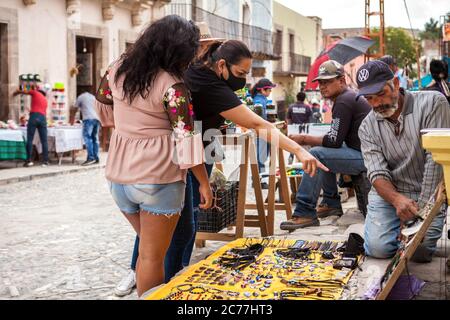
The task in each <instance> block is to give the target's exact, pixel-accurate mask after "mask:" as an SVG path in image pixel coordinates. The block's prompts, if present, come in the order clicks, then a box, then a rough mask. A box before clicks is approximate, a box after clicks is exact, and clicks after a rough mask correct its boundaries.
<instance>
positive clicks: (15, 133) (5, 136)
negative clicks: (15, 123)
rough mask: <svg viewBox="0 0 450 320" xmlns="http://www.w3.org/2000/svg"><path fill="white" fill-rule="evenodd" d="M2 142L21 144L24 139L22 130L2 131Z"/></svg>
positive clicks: (0, 136) (0, 138)
mask: <svg viewBox="0 0 450 320" xmlns="http://www.w3.org/2000/svg"><path fill="white" fill-rule="evenodd" d="M0 140H2V141H15V142H21V141H24V138H23V135H22V131H20V130H11V129H0Z"/></svg>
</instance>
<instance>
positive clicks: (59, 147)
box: [21, 126, 84, 153]
mask: <svg viewBox="0 0 450 320" xmlns="http://www.w3.org/2000/svg"><path fill="white" fill-rule="evenodd" d="M21 130H22V134H23V136H24V137H25V139H26V137H27V128H25V127H21ZM47 137H48V142H49V145H48V150H49V151H56V153H63V152H68V151H72V150H81V149H83V145H84V141H83V127H81V126H74V127H55V128H47ZM33 144H34V145H35V146H36V148H37V150H38V152H39V153H42V145H41V141H40V138H39V133H38V130H37V129H36V133H35V134H34V139H33Z"/></svg>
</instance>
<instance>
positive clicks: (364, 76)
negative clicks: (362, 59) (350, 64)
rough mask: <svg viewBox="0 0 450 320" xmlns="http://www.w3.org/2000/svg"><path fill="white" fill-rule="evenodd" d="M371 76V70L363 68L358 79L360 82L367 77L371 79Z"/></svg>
mask: <svg viewBox="0 0 450 320" xmlns="http://www.w3.org/2000/svg"><path fill="white" fill-rule="evenodd" d="M369 76H370V73H369V70H367V69H362V70H360V71H359V74H358V80H359V82H364V81H366V80H367V79H369Z"/></svg>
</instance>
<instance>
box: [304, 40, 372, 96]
mask: <svg viewBox="0 0 450 320" xmlns="http://www.w3.org/2000/svg"><path fill="white" fill-rule="evenodd" d="M374 43H375V41H373V40H372V39H370V38H368V37H363V36H358V37H350V38H345V39H342V40H338V41H336V42H333V43H332V44H331V45H329V46H328V47H327V48H326V49H325V50H323V51H322V52H321V53H320V54H319V56H318V57H317V58H316V60H315V61H314V63H313V64H312V65H311V68H310V70H309V74H308V79H307V80H306V87H305V89H306V90H314V89H316V88H317V86H318V83H317V82H312V80H313V79H314V78H315V77H317V74H318V72H319V67H320V65H321V64H322V63H323V62H325V61H327V60H335V61H337V62H339V63H340V64H342V65H345V64H347V63H348V62H350V61H351V60H353V59H355V58H356V57H358V56H360V55H362V54H365V53H366V52H367V50H368V49H369V48H370V47H371V46H372V45H373V44H374Z"/></svg>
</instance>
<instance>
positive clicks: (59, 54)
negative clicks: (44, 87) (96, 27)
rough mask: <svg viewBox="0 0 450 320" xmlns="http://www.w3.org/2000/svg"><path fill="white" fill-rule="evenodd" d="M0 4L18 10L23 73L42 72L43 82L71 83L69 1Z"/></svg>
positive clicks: (5, 1)
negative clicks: (66, 12) (68, 68)
mask: <svg viewBox="0 0 450 320" xmlns="http://www.w3.org/2000/svg"><path fill="white" fill-rule="evenodd" d="M0 7H6V8H14V9H18V23H19V39H18V47H19V49H18V50H19V74H22V73H38V74H40V75H41V77H42V80H43V81H47V82H50V83H54V82H59V81H61V82H64V83H67V54H66V52H67V50H66V48H67V33H66V28H67V20H66V15H65V10H66V3H65V1H61V0H45V1H38V2H37V4H35V5H32V6H25V5H23V3H22V1H18V0H2V1H1V2H0ZM17 82H18V79H17Z"/></svg>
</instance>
